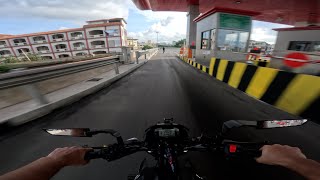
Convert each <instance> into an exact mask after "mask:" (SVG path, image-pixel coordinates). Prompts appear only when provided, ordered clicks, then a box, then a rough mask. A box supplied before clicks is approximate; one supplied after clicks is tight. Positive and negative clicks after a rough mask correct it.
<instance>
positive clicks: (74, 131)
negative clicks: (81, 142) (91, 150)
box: [44, 128, 90, 137]
mask: <svg viewBox="0 0 320 180" xmlns="http://www.w3.org/2000/svg"><path fill="white" fill-rule="evenodd" d="M44 130H45V131H46V132H47V133H49V134H51V135H54V136H73V137H90V135H89V134H88V132H90V129H89V128H68V129H44Z"/></svg>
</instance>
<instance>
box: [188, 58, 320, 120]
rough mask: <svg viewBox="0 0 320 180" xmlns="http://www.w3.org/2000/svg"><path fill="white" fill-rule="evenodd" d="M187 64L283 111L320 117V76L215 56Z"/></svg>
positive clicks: (303, 115) (319, 118)
mask: <svg viewBox="0 0 320 180" xmlns="http://www.w3.org/2000/svg"><path fill="white" fill-rule="evenodd" d="M182 60H184V61H185V62H186V63H188V64H190V65H191V66H193V67H196V68H197V69H199V70H201V71H202V72H204V73H207V74H208V75H210V76H212V77H214V78H215V79H218V80H220V81H222V82H225V83H227V84H228V85H229V86H231V87H233V88H235V89H238V90H240V91H243V92H245V93H246V94H248V95H250V96H252V97H254V98H256V99H259V100H261V101H263V102H266V103H268V104H271V105H273V106H275V107H277V108H279V109H281V110H284V111H286V112H289V113H291V114H294V115H298V116H301V117H304V118H310V119H311V120H314V121H319V120H320V113H319V107H320V77H318V76H312V75H306V74H296V73H291V72H285V71H281V70H278V69H273V68H267V67H258V66H253V65H248V64H246V63H241V62H234V61H228V60H225V59H218V58H212V59H211V61H210V66H209V67H206V66H204V65H201V64H199V63H197V62H195V61H192V60H190V59H186V58H182Z"/></svg>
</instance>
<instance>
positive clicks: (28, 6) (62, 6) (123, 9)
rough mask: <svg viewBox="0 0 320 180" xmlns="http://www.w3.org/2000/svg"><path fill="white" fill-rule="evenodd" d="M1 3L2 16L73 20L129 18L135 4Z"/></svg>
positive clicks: (77, 0)
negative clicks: (130, 9)
mask: <svg viewBox="0 0 320 180" xmlns="http://www.w3.org/2000/svg"><path fill="white" fill-rule="evenodd" d="M0 4H1V11H0V15H1V16H2V17H8V16H10V17H19V18H21V17H24V18H45V19H58V20H67V21H73V22H80V21H82V22H84V21H86V20H92V19H102V18H113V17H123V18H127V17H128V14H129V8H131V7H132V6H133V5H132V3H131V1H128V0H94V1H90V0H0ZM13 12H14V13H13Z"/></svg>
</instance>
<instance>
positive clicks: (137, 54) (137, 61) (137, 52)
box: [136, 51, 140, 64]
mask: <svg viewBox="0 0 320 180" xmlns="http://www.w3.org/2000/svg"><path fill="white" fill-rule="evenodd" d="M139 55H140V53H139V51H136V63H137V64H139Z"/></svg>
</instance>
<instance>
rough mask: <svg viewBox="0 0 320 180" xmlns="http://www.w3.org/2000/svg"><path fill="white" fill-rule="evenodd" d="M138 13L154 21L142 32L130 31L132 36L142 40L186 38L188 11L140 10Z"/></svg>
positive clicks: (170, 40)
mask: <svg viewBox="0 0 320 180" xmlns="http://www.w3.org/2000/svg"><path fill="white" fill-rule="evenodd" d="M136 12H137V13H139V14H141V15H143V16H145V17H146V21H148V22H153V24H152V25H151V26H149V27H146V29H145V30H144V31H141V32H129V33H128V35H129V36H130V37H134V38H137V39H139V41H140V42H142V41H147V40H152V41H153V42H156V41H157V33H156V32H159V34H158V42H166V43H171V42H172V41H177V40H180V39H184V38H186V31H187V29H186V28H187V18H186V13H181V12H152V11H138V10H136Z"/></svg>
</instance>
